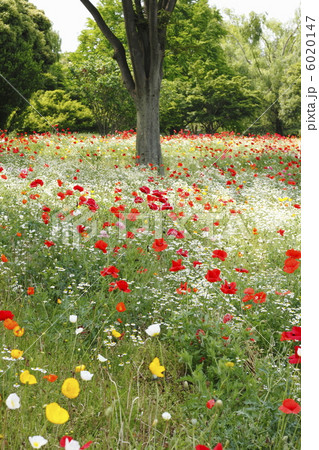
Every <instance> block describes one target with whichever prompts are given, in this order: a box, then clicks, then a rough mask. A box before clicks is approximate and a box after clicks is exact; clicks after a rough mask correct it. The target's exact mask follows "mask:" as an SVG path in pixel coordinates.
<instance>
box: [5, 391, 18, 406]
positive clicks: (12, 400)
mask: <svg viewBox="0 0 319 450" xmlns="http://www.w3.org/2000/svg"><path fill="white" fill-rule="evenodd" d="M6 405H7V407H8V408H9V409H18V408H20V406H21V404H20V397H19V396H18V395H17V394H10V395H9V397H8V398H7V400H6Z"/></svg>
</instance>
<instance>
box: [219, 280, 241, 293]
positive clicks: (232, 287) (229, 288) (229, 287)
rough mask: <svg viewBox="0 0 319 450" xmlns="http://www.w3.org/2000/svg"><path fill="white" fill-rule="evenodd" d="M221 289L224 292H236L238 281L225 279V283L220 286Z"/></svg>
mask: <svg viewBox="0 0 319 450" xmlns="http://www.w3.org/2000/svg"><path fill="white" fill-rule="evenodd" d="M220 290H221V291H222V292H224V294H236V292H237V290H238V289H236V282H235V281H233V282H231V283H228V282H227V280H225V283H224V284H223V285H222V286H221V287H220Z"/></svg>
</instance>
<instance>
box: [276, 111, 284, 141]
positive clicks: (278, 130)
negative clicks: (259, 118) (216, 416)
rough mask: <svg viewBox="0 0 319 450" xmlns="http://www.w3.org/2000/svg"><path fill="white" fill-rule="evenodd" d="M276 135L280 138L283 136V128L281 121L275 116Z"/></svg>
mask: <svg viewBox="0 0 319 450" xmlns="http://www.w3.org/2000/svg"><path fill="white" fill-rule="evenodd" d="M277 114H278V113H277ZM276 133H277V134H280V136H283V135H284V130H283V127H282V122H281V120H280V119H279V117H278V115H277V116H276Z"/></svg>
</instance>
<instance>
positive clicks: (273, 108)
mask: <svg viewBox="0 0 319 450" xmlns="http://www.w3.org/2000/svg"><path fill="white" fill-rule="evenodd" d="M228 15H229V22H228V23H227V30H228V34H227V36H226V38H225V41H224V45H223V46H224V50H225V54H226V57H227V60H228V61H229V62H230V63H231V65H232V67H233V69H234V70H235V71H236V72H237V73H240V74H242V75H245V76H247V77H248V79H249V80H250V85H251V88H252V89H253V90H256V91H258V92H259V96H260V98H261V99H262V103H261V107H260V114H262V113H263V112H264V111H266V110H267V108H269V107H270V108H269V109H268V110H267V111H266V113H265V114H264V115H263V116H262V117H261V118H260V120H259V121H258V122H257V123H256V125H254V126H253V127H252V128H250V130H249V131H250V132H254V133H259V134H262V133H266V132H270V133H274V132H276V133H279V134H289V133H291V132H293V133H296V132H297V133H298V132H299V130H300V108H299V106H298V105H300V102H301V89H300V82H299V77H300V69H298V63H299V62H300V13H299V12H298V11H297V12H296V15H295V18H294V19H293V20H292V21H290V22H288V23H286V24H282V23H280V22H279V21H277V20H274V19H267V17H266V15H265V14H256V13H254V12H251V13H250V15H249V16H248V17H245V16H240V17H237V16H234V15H233V14H231V13H230V12H228ZM287 103H288V104H287Z"/></svg>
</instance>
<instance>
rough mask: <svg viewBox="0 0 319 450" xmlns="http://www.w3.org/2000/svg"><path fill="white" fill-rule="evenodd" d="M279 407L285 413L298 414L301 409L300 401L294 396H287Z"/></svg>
mask: <svg viewBox="0 0 319 450" xmlns="http://www.w3.org/2000/svg"><path fill="white" fill-rule="evenodd" d="M278 409H279V410H280V411H282V412H284V413H285V414H298V413H299V412H300V411H301V407H300V405H299V403H297V402H295V400H293V399H292V398H286V399H285V400H284V401H283V402H282V405H281V406H279V408H278Z"/></svg>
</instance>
